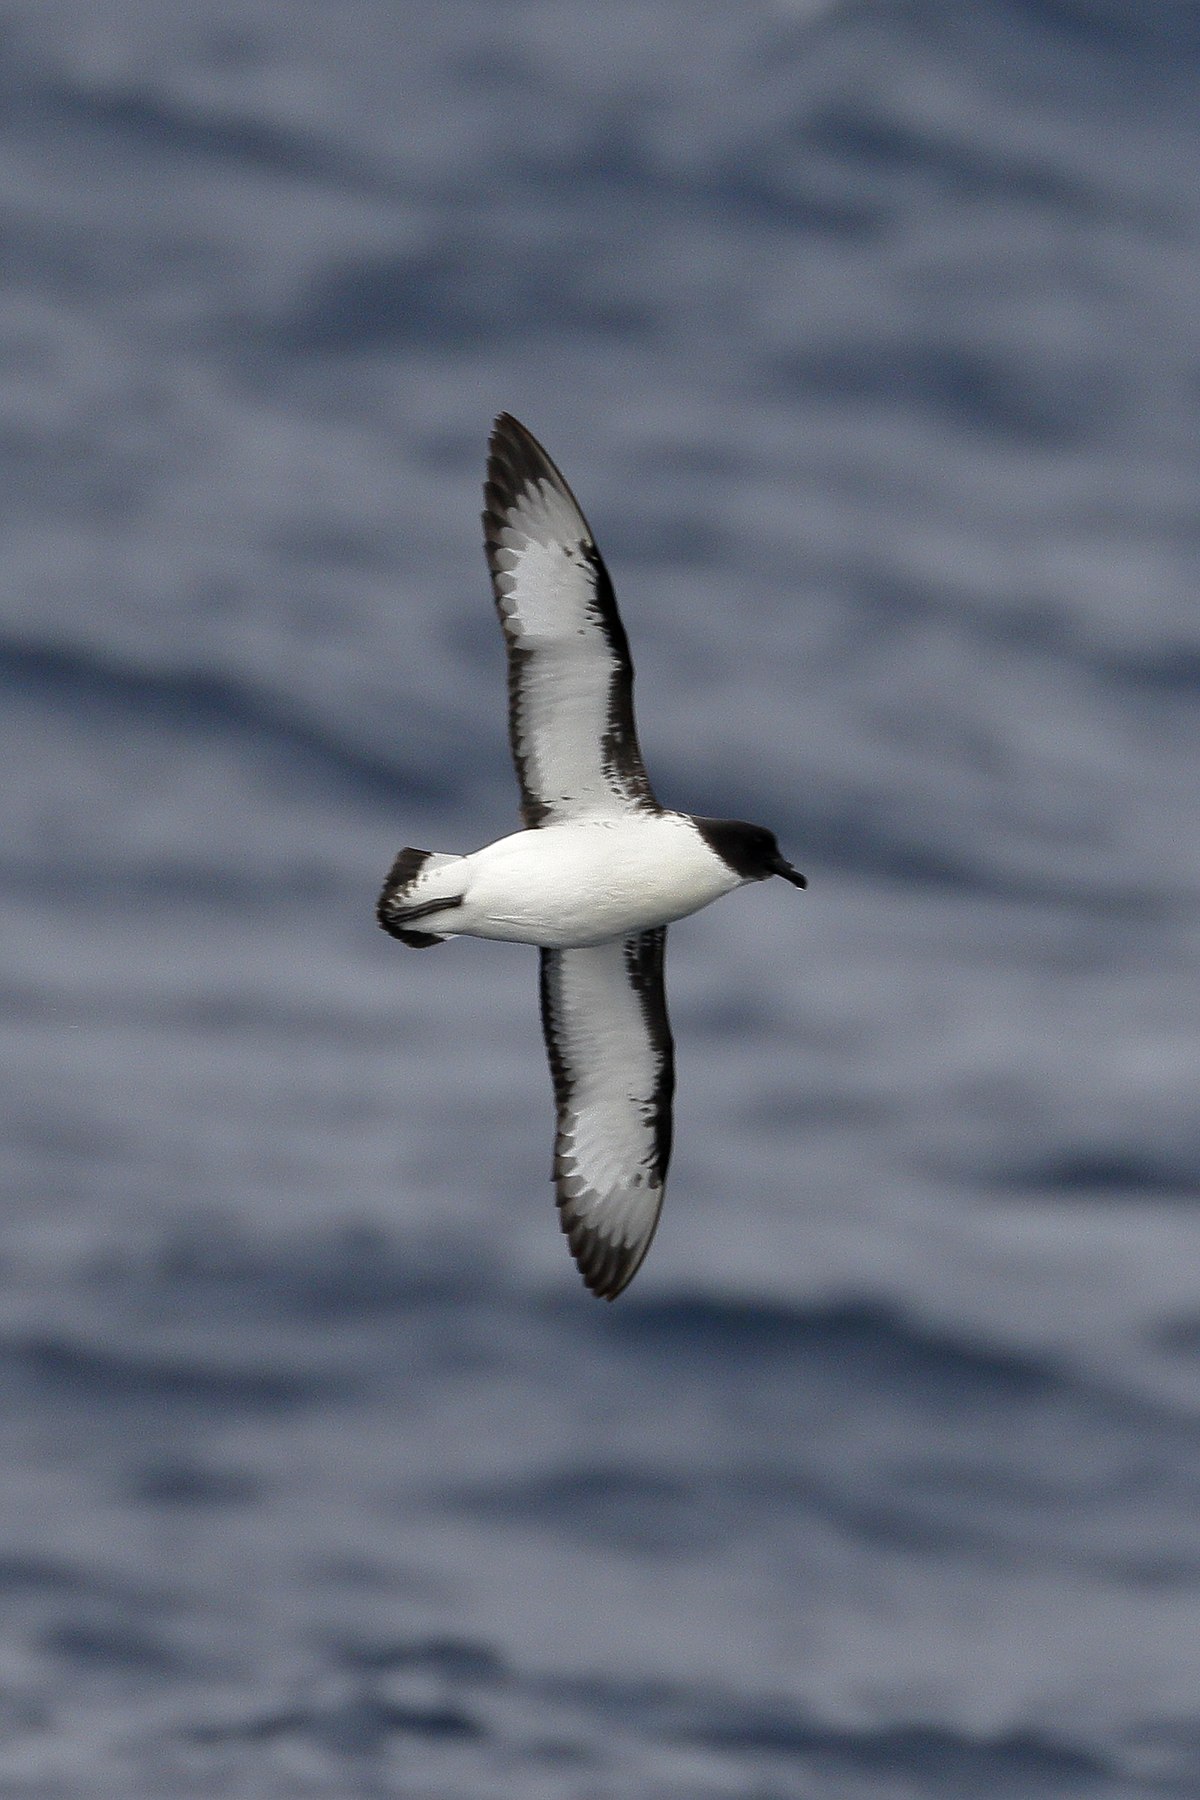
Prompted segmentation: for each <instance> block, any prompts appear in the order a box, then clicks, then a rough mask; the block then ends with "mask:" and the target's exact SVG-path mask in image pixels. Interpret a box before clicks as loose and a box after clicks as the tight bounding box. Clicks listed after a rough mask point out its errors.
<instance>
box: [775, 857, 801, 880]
mask: <svg viewBox="0 0 1200 1800" xmlns="http://www.w3.org/2000/svg"><path fill="white" fill-rule="evenodd" d="M771 873H772V875H782V876H783V879H784V880H785V881H790V882H791V884H792V886H793V887H798V888H806V887H807V886H808V883H807V881H806V880H805V879H804V877H803V875H802V874H801V873H800V871H799V869H793V867H792V865H791V863H790V862H785V861H784V859H783V857H782V856H777V857H776V858H775V861H774V862H773V863H772V864H771Z"/></svg>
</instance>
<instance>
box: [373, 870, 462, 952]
mask: <svg viewBox="0 0 1200 1800" xmlns="http://www.w3.org/2000/svg"><path fill="white" fill-rule="evenodd" d="M465 861H466V858H465V857H462V856H445V855H442V854H441V853H440V852H439V851H437V850H413V849H407V850H402V851H401V852H400V854H399V856H398V857H397V858H396V860H395V862H394V863H393V864H392V866H391V868H390V870H389V871H388V878H387V880H386V881H385V882H384V884H383V892H382V893H381V894H380V896H379V904H378V905H377V906H376V908H375V917H376V918H377V919H378V920H379V923H380V924H381V925H382V926H383V929H384V930H385V931H388V932H390V933H391V935H392V936H393V937H396V938H399V939H400V942H401V943H402V944H408V945H409V946H410V948H411V949H413V950H426V949H428V948H429V947H430V946H431V945H433V944H444V943H445V941H446V938H447V937H450V936H453V933H452V932H437V931H413V930H412V929H411V927H412V926H413V925H415V924H416V922H417V920H418V919H426V918H430V917H431V916H432V915H434V914H436V913H441V912H445V911H447V909H449V908H452V907H455V906H457V905H458V904H459V902H460V901H461V900H462V897H463V891H462V883H461V881H459V882H456V881H455V879H454V873H453V871H454V867H455V865H456V864H458V863H461V862H465ZM448 922H449V921H448V920H447V923H448Z"/></svg>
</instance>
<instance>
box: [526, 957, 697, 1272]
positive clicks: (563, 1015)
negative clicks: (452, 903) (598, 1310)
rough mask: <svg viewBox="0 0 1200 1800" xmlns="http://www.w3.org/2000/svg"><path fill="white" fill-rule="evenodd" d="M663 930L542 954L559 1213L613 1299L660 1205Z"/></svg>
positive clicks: (665, 1145) (663, 1162)
mask: <svg viewBox="0 0 1200 1800" xmlns="http://www.w3.org/2000/svg"><path fill="white" fill-rule="evenodd" d="M666 938H667V931H666V926H665V925H660V926H658V927H656V928H655V929H654V930H652V931H642V932H638V933H636V934H635V935H634V936H633V937H628V938H625V939H624V940H623V941H621V940H619V939H615V940H613V941H612V942H610V943H607V944H595V945H592V946H589V947H588V948H587V949H583V950H543V951H542V953H541V954H542V971H541V974H542V979H541V997H542V1029H543V1031H544V1032H545V1035H546V1049H547V1052H548V1054H549V1057H550V1073H551V1075H552V1077H553V1080H554V1098H555V1103H556V1106H557V1112H558V1123H557V1130H556V1133H555V1140H554V1184H555V1189H556V1191H557V1195H558V1209H559V1214H560V1216H561V1220H562V1228H563V1230H564V1231H565V1232H566V1234H567V1241H568V1242H569V1244H570V1246H571V1252H572V1254H573V1256H574V1258H575V1261H576V1262H577V1263H578V1265H579V1270H580V1273H581V1274H582V1276H583V1279H584V1281H585V1282H586V1283H587V1285H588V1287H590V1288H591V1290H592V1292H593V1293H594V1294H599V1295H600V1297H601V1298H602V1299H604V1300H615V1299H616V1297H617V1295H618V1294H619V1293H620V1292H621V1291H622V1289H623V1288H625V1287H627V1286H628V1285H629V1283H630V1282H631V1281H632V1280H633V1278H634V1276H635V1275H636V1274H637V1272H638V1270H639V1268H640V1267H641V1265H642V1259H643V1258H644V1256H645V1254H646V1252H647V1250H648V1249H649V1248H650V1240H651V1239H652V1238H653V1236H654V1229H655V1226H656V1225H657V1224H658V1215H659V1213H660V1212H661V1210H662V1203H663V1186H664V1183H665V1182H666V1179H667V1163H668V1162H669V1160H670V1156H671V1097H672V1095H673V1093H674V1091H675V1058H674V1047H673V1045H672V1043H671V1027H670V1024H669V1023H668V1020H667V1000H666V992H665V990H664V987H663V952H664V949H665V946H666Z"/></svg>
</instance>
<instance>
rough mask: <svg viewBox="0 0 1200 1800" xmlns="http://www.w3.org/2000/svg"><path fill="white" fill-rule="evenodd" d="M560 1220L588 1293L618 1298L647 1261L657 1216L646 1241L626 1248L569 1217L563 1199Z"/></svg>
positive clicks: (602, 1298) (608, 1298)
mask: <svg viewBox="0 0 1200 1800" xmlns="http://www.w3.org/2000/svg"><path fill="white" fill-rule="evenodd" d="M559 1223H560V1224H561V1226H562V1228H563V1231H564V1233H565V1234H566V1239H567V1243H568V1245H569V1247H570V1251H571V1255H572V1256H573V1257H574V1259H575V1267H576V1268H577V1269H578V1270H579V1273H580V1274H581V1275H582V1276H583V1285H584V1287H586V1288H587V1289H588V1291H589V1293H592V1294H595V1296H596V1298H597V1299H598V1300H616V1299H617V1298H618V1297H619V1296H620V1295H621V1294H623V1293H624V1292H625V1289H626V1288H627V1287H628V1286H629V1284H630V1282H631V1281H632V1280H633V1278H634V1276H635V1275H636V1274H637V1272H638V1270H639V1269H640V1268H641V1266H642V1264H643V1263H644V1262H645V1260H646V1252H647V1251H648V1250H649V1248H650V1245H651V1243H652V1242H653V1239H654V1232H655V1230H656V1229H657V1226H658V1220H657V1219H655V1222H654V1227H653V1228H652V1229H651V1230H650V1232H649V1233H648V1234H647V1236H646V1239H645V1242H644V1243H641V1244H638V1245H636V1246H635V1247H634V1248H633V1249H627V1248H626V1247H625V1246H624V1245H618V1244H612V1243H610V1242H609V1241H608V1239H607V1238H602V1237H600V1236H598V1235H597V1233H596V1232H594V1231H590V1230H589V1229H588V1228H587V1226H586V1225H583V1224H581V1222H580V1221H579V1220H578V1219H570V1218H568V1217H567V1214H566V1211H565V1210H564V1209H563V1208H562V1205H561V1202H560V1209H559Z"/></svg>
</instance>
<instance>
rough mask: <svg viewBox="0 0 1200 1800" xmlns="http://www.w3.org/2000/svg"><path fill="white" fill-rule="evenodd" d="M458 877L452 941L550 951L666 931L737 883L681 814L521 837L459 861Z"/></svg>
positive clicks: (550, 828) (611, 821) (564, 827)
mask: <svg viewBox="0 0 1200 1800" xmlns="http://www.w3.org/2000/svg"><path fill="white" fill-rule="evenodd" d="M460 871H461V873H462V874H464V875H465V877H466V880H465V893H464V899H463V903H462V905H461V907H460V908H459V909H458V911H457V912H456V913H455V915H454V919H453V930H454V932H455V933H456V934H461V935H464V936H468V937H486V938H506V939H510V940H514V941H516V942H518V943H525V944H541V945H543V946H545V947H546V948H550V949H568V948H575V947H580V946H582V945H586V944H600V943H605V942H606V941H607V940H608V939H610V938H615V937H624V936H626V935H627V934H628V933H630V932H634V931H643V930H646V929H647V928H648V927H650V926H653V925H667V924H669V923H670V922H671V920H672V919H682V918H685V917H686V915H687V914H688V913H693V912H697V911H699V909H700V908H701V907H702V906H708V905H709V904H710V902H712V901H713V900H717V899H719V898H720V897H721V895H722V894H728V893H731V892H732V891H733V889H734V888H736V887H739V886H740V885H741V881H740V878H739V877H738V876H737V875H735V874H734V872H733V871H732V869H730V868H729V867H728V865H727V864H726V863H724V862H723V861H722V860H721V858H720V857H719V856H717V855H715V854H714V852H713V851H712V850H710V849H709V847H708V845H707V844H706V843H705V842H704V840H703V838H702V837H701V836H700V834H699V832H698V831H697V830H696V828H695V826H694V825H693V824H692V822H691V820H690V819H688V818H686V817H685V816H684V815H682V814H680V813H664V814H658V815H646V816H642V817H630V818H624V819H597V820H588V821H580V822H577V823H570V824H562V825H544V826H542V827H541V828H540V829H539V830H536V831H519V832H516V833H515V834H514V835H513V836H512V837H507V838H501V839H499V841H498V842H497V843H494V844H489V845H487V847H486V848H485V849H483V850H478V851H476V852H475V854H474V855H473V856H469V857H467V858H466V859H465V860H464V863H463V864H462V865H460ZM447 923H450V921H449V920H448V921H447Z"/></svg>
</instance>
